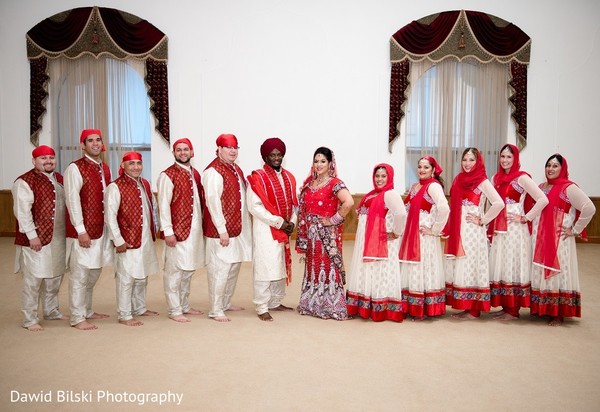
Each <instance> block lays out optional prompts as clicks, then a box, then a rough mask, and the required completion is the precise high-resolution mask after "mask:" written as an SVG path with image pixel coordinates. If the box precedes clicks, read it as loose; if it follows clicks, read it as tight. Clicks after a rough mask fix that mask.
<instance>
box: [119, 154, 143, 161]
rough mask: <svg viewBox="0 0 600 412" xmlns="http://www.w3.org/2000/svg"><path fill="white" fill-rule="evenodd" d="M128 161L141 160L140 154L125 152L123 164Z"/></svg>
mask: <svg viewBox="0 0 600 412" xmlns="http://www.w3.org/2000/svg"><path fill="white" fill-rule="evenodd" d="M129 160H140V161H141V160H142V154H141V153H138V152H127V153H125V154H124V155H123V162H127V161H129Z"/></svg>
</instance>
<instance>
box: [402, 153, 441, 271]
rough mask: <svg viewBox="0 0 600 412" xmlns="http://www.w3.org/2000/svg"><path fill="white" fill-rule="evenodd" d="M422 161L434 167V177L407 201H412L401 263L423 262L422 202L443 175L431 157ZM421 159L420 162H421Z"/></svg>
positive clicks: (422, 181)
mask: <svg viewBox="0 0 600 412" xmlns="http://www.w3.org/2000/svg"><path fill="white" fill-rule="evenodd" d="M421 159H425V160H427V161H428V162H429V164H431V166H432V167H433V177H431V178H429V179H424V180H421V179H419V183H420V184H421V188H420V189H419V191H418V192H417V193H416V194H415V196H414V197H412V198H411V199H409V198H408V197H407V198H406V200H407V201H410V208H409V209H408V215H407V217H406V227H405V228H404V236H403V237H402V244H401V245H400V253H399V257H400V260H401V261H406V262H420V261H421V236H420V233H419V232H420V228H421V226H420V214H421V202H422V201H423V197H424V196H425V193H427V190H428V189H429V185H430V184H432V183H434V182H438V180H437V177H439V176H440V175H441V174H442V171H443V170H442V167H441V166H440V165H439V164H438V162H437V161H436V160H435V159H434V158H433V157H431V156H423V157H422V158H421ZM421 159H419V161H421Z"/></svg>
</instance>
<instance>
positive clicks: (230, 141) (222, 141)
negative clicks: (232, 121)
mask: <svg viewBox="0 0 600 412" xmlns="http://www.w3.org/2000/svg"><path fill="white" fill-rule="evenodd" d="M217 146H219V147H235V148H236V149H237V148H238V147H239V146H238V141H237V137H235V136H234V135H232V134H222V135H221V136H219V137H217Z"/></svg>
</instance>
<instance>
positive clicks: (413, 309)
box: [400, 156, 450, 321]
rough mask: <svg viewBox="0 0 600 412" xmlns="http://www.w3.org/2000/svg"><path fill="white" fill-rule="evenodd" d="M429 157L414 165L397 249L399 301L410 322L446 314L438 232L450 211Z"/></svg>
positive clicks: (437, 168)
mask: <svg viewBox="0 0 600 412" xmlns="http://www.w3.org/2000/svg"><path fill="white" fill-rule="evenodd" d="M441 173H442V168H441V167H440V165H439V164H438V163H437V161H436V160H435V159H434V158H433V157H431V156H423V157H422V158H421V159H419V163H418V165H417V174H418V176H419V182H418V183H415V184H413V185H412V186H411V188H410V190H409V191H408V196H407V197H406V199H405V200H404V203H405V204H406V207H407V208H408V218H407V221H406V227H405V229H404V236H403V237H402V245H401V247H400V261H401V262H402V264H401V270H400V271H401V279H402V300H403V301H405V302H406V303H405V307H406V313H407V314H408V315H410V316H411V317H412V320H413V321H420V320H423V319H425V318H426V317H430V316H440V315H443V314H445V313H446V298H445V295H446V290H445V279H444V266H443V258H442V244H441V242H440V232H441V231H442V229H443V228H444V225H445V224H446V222H447V220H448V214H449V213H450V208H449V207H448V201H447V200H446V195H445V194H444V188H443V181H442V180H441V177H440V174H441Z"/></svg>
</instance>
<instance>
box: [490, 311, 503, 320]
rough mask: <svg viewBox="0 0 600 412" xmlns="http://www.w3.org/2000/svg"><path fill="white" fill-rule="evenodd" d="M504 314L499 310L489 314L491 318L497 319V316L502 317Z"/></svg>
mask: <svg viewBox="0 0 600 412" xmlns="http://www.w3.org/2000/svg"><path fill="white" fill-rule="evenodd" d="M505 313H506V312H505V311H504V310H502V309H500V310H499V311H497V312H492V313H490V315H492V318H495V317H497V316H502V315H504V314H505Z"/></svg>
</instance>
